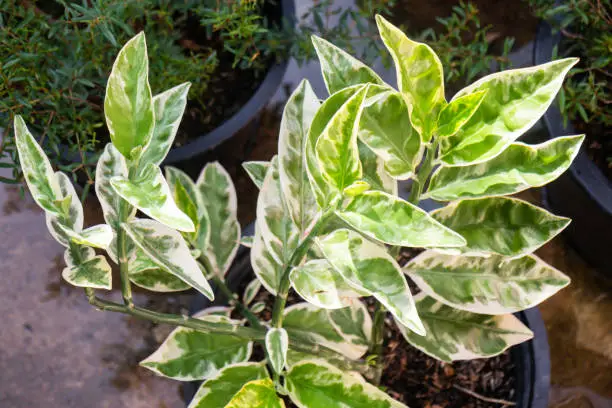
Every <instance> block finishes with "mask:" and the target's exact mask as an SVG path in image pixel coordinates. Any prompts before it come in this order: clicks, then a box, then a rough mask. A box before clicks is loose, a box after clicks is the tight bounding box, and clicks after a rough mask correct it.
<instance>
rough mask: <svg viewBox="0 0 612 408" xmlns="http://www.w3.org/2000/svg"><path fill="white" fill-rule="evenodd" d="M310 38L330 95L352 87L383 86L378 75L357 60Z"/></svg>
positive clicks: (332, 46)
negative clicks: (368, 84) (364, 85)
mask: <svg viewBox="0 0 612 408" xmlns="http://www.w3.org/2000/svg"><path fill="white" fill-rule="evenodd" d="M311 38H312V44H313V45H314V48H315V51H316V52H317V56H318V57H319V63H320V65H321V73H322V74H323V81H324V82H325V87H326V88H327V91H328V92H329V94H330V95H332V94H334V93H336V92H338V91H340V90H342V89H344V88H348V87H350V86H353V85H359V84H367V83H371V84H379V85H384V82H383V80H382V79H381V78H380V77H379V76H378V74H376V72H374V70H372V69H371V68H370V67H368V66H367V65H365V64H364V63H363V62H361V61H359V60H358V59H357V58H355V57H353V56H352V55H350V54H349V53H347V52H346V51H344V50H343V49H341V48H339V47H336V46H335V45H333V44H332V43H330V42H329V41H327V40H324V39H323V38H321V37H318V36H316V35H313V36H312V37H311Z"/></svg>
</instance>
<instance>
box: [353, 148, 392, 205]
mask: <svg viewBox="0 0 612 408" xmlns="http://www.w3.org/2000/svg"><path fill="white" fill-rule="evenodd" d="M357 146H358V148H359V160H360V161H361V167H362V169H363V181H365V182H366V183H368V184H369V185H370V188H371V189H372V190H378V191H384V192H385V193H389V194H391V195H397V180H395V179H394V178H393V177H391V176H390V175H389V173H387V171H386V170H385V162H384V160H383V159H381V158H380V157H379V156H377V155H376V154H375V153H374V152H373V151H372V150H370V148H369V147H367V146H366V145H365V143H363V142H362V141H360V140H358V141H357Z"/></svg>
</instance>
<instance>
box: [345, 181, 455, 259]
mask: <svg viewBox="0 0 612 408" xmlns="http://www.w3.org/2000/svg"><path fill="white" fill-rule="evenodd" d="M336 214H337V215H338V217H340V218H341V219H342V220H344V221H345V222H346V223H348V224H349V225H350V226H351V227H353V228H355V229H356V230H358V231H359V232H361V233H363V234H364V235H366V236H368V237H370V238H373V239H376V240H378V241H380V242H384V243H387V244H391V245H401V246H408V247H455V246H463V245H465V240H464V239H463V238H462V237H461V236H460V235H459V234H457V233H456V232H454V231H452V230H450V229H448V228H446V227H445V226H444V225H442V224H440V223H439V222H437V221H436V220H434V219H433V218H432V217H430V216H429V215H428V214H427V213H426V212H425V211H423V210H421V209H420V208H418V207H417V206H415V205H412V204H410V203H409V202H407V201H405V200H402V199H401V198H399V197H395V196H392V195H389V194H386V193H383V192H382V191H367V192H365V193H363V194H361V195H359V196H357V197H355V198H353V199H352V200H351V201H350V202H349V203H348V205H346V206H345V207H344V208H343V209H341V210H337V211H336Z"/></svg>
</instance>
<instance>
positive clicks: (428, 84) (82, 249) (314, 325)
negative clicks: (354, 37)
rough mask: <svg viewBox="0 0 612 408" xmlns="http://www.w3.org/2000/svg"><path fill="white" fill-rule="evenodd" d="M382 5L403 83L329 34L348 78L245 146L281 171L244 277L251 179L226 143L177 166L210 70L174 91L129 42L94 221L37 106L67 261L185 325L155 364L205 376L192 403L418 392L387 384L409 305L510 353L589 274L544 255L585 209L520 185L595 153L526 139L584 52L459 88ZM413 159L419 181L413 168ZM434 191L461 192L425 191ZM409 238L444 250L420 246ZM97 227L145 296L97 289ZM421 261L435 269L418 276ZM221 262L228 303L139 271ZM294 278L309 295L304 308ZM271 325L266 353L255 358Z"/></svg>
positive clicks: (465, 337)
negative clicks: (185, 168) (403, 260)
mask: <svg viewBox="0 0 612 408" xmlns="http://www.w3.org/2000/svg"><path fill="white" fill-rule="evenodd" d="M377 22H378V26H379V29H380V34H381V37H382V40H383V41H384V43H385V45H386V46H387V48H388V49H389V52H390V53H391V56H392V57H393V60H394V61H395V65H396V69H397V78H398V88H397V89H395V88H393V87H392V86H390V85H388V84H386V83H384V82H383V81H382V79H381V78H380V77H379V76H378V75H377V74H376V73H375V72H374V71H372V70H371V69H370V68H369V67H368V66H367V65H365V64H363V63H361V62H360V61H358V60H357V59H355V58H354V57H352V56H350V55H349V54H347V53H346V52H344V51H343V50H341V49H339V48H337V47H335V46H334V45H332V44H330V43H328V42H327V41H325V40H323V39H320V38H316V37H315V38H314V40H313V41H314V44H315V47H316V50H317V53H318V55H319V58H320V61H321V66H322V72H323V77H324V79H325V83H326V85H327V88H328V91H329V93H330V94H331V96H329V98H327V99H325V100H324V101H320V100H319V98H318V97H317V96H316V95H315V93H314V92H313V90H312V88H311V87H310V85H309V84H308V82H306V81H303V82H302V83H301V84H300V85H299V86H298V88H297V89H296V90H295V91H294V93H293V94H292V95H291V97H290V99H289V101H288V102H287V105H286V107H285V110H284V113H283V117H282V121H281V128H280V136H279V148H278V156H275V157H274V158H272V159H271V160H270V161H269V162H249V163H245V164H244V168H245V169H246V171H247V172H248V174H249V175H250V176H251V178H252V179H253V181H254V182H255V184H256V185H257V186H258V187H259V188H260V190H261V191H260V194H259V199H258V202H257V221H256V224H255V234H254V236H252V237H243V238H242V243H243V245H246V246H250V247H251V264H252V267H253V270H254V272H255V275H256V279H255V280H253V281H252V282H251V283H250V284H249V285H248V286H247V287H246V289H245V290H244V293H242V296H241V297H239V296H238V295H236V294H233V293H232V292H231V291H230V290H229V288H228V286H227V285H226V282H225V276H226V272H227V271H228V269H229V268H230V266H231V264H232V261H233V259H234V257H235V255H236V251H237V248H238V245H239V243H240V240H241V231H240V225H239V223H238V221H237V219H236V207H237V199H236V192H235V190H234V186H233V184H232V181H231V179H230V177H229V176H228V174H227V172H226V171H225V170H224V169H223V168H222V167H221V166H220V165H219V164H218V163H212V164H208V165H207V166H206V167H205V168H204V169H203V171H202V173H201V174H200V176H199V178H198V179H197V181H193V180H192V179H190V178H189V176H188V175H186V174H185V173H183V172H182V171H180V170H178V169H175V168H166V171H165V177H164V176H163V174H162V171H161V169H160V167H159V166H160V163H161V162H162V161H163V159H164V157H165V155H166V154H167V152H168V150H169V148H170V146H171V145H172V142H173V139H174V136H175V134H176V131H177V128H178V125H179V121H180V119H181V116H182V114H183V111H184V109H185V103H186V94H187V91H188V88H189V84H183V85H179V86H177V87H175V88H172V89H170V90H168V91H166V92H163V93H161V94H159V95H155V96H153V95H152V92H151V89H150V87H149V83H148V78H147V74H148V57H147V50H146V44H145V38H144V35H143V34H139V35H137V36H136V37H134V38H133V39H132V40H131V41H129V42H128V43H127V44H126V45H125V47H124V48H123V49H122V50H121V52H120V53H119V56H118V57H117V60H116V62H115V65H114V66H113V69H112V72H111V75H110V78H109V81H108V88H107V93H106V99H105V104H104V106H105V115H106V120H107V124H108V128H109V131H110V136H111V140H112V143H111V144H109V145H108V146H107V147H106V149H105V151H104V154H103V155H102V157H101V158H100V160H99V162H98V167H97V172H96V173H97V174H96V193H97V196H98V199H99V200H100V203H101V205H102V210H103V212H104V219H105V221H106V224H104V225H98V226H94V227H90V228H87V229H83V209H82V207H81V204H80V202H79V200H78V198H77V195H76V193H75V191H74V188H73V187H72V185H71V184H70V182H69V180H68V178H67V177H66V176H65V175H64V174H62V173H59V172H58V173H54V172H53V170H52V168H51V166H50V165H49V162H48V160H47V158H46V157H45V156H44V153H43V152H42V150H41V149H40V147H39V146H38V144H37V143H36V141H35V140H34V138H33V137H32V135H31V134H30V133H29V132H28V130H27V128H26V125H25V124H24V123H23V121H22V120H21V118H19V117H17V118H16V120H15V130H16V139H17V146H18V149H19V155H20V159H21V161H20V162H21V163H22V165H23V170H24V174H25V177H26V181H27V184H28V186H29V188H30V191H31V193H32V195H33V197H34V199H35V200H36V202H37V203H38V204H39V205H40V206H41V207H42V208H43V209H44V210H45V212H46V214H47V225H48V227H49V230H50V232H51V234H52V235H53V237H54V238H56V239H57V241H58V242H59V243H60V244H62V245H64V246H65V247H66V256H65V258H66V263H67V265H68V266H67V267H66V269H65V270H64V272H63V277H64V278H65V279H66V280H67V281H68V282H70V283H71V284H73V285H76V286H81V287H84V288H85V292H86V294H87V297H88V298H89V301H90V302H91V304H92V305H94V306H95V307H97V308H99V309H103V310H110V311H115V312H122V313H127V314H131V315H134V316H137V317H140V318H144V319H150V320H153V321H156V322H163V323H170V324H174V325H176V326H178V327H177V328H176V329H175V330H174V331H173V332H172V333H171V334H170V336H169V337H168V339H167V340H166V341H165V342H164V343H163V344H162V345H161V346H160V348H159V349H158V350H157V351H156V352H155V353H153V354H152V355H151V356H149V357H148V358H147V359H145V360H144V361H143V362H142V363H141V364H142V365H143V366H144V367H147V368H149V369H151V370H153V371H155V372H156V373H158V374H160V375H163V376H167V377H170V378H174V379H178V380H184V381H191V380H204V382H203V384H202V386H201V387H200V389H199V390H198V392H197V394H196V396H195V397H194V399H193V401H192V402H191V404H190V407H191V408H195V407H200V408H203V407H206V408H216V407H283V406H284V400H285V398H289V399H290V400H291V401H292V402H293V403H294V404H295V405H297V406H299V407H308V408H319V407H324V408H330V407H363V406H368V407H402V406H404V405H403V404H401V403H400V402H398V401H395V400H393V399H392V398H390V397H389V396H388V395H387V394H385V393H384V392H383V391H381V390H380V389H379V388H378V387H376V384H377V382H378V381H379V380H380V375H381V372H380V370H381V367H380V366H381V364H380V362H381V360H382V358H381V351H382V350H383V338H384V336H383V334H384V330H385V320H387V319H386V317H387V316H391V317H392V320H393V321H394V323H393V324H396V325H397V327H398V329H399V331H400V332H401V333H403V335H404V337H405V338H406V341H407V342H408V343H410V344H411V345H412V346H414V347H417V348H418V349H420V350H422V351H423V352H425V353H427V354H429V355H430V356H432V357H434V358H437V359H440V360H443V361H454V360H462V359H473V358H482V357H489V356H494V355H497V354H499V353H502V352H503V351H504V350H506V349H507V348H508V347H510V346H512V345H514V344H517V343H520V342H523V341H526V340H528V339H530V338H531V337H532V333H531V331H530V330H529V328H527V327H525V326H524V325H523V324H522V323H521V322H520V321H519V319H517V318H516V317H514V316H513V314H512V313H514V312H517V311H520V310H523V309H526V308H530V307H533V306H535V305H537V304H538V303H540V302H541V301H543V300H544V299H546V298H548V297H549V296H551V295H552V294H554V293H555V292H557V291H558V290H560V289H561V288H563V287H564V286H566V285H567V284H568V283H569V279H568V278H567V277H566V276H565V275H563V274H562V273H561V272H559V271H558V270H556V269H554V268H553V267H551V266H549V265H547V264H546V263H545V262H543V261H542V260H541V259H539V258H538V257H536V256H535V255H533V251H535V250H536V249H538V248H539V247H541V246H542V245H544V244H545V243H546V242H548V241H549V240H550V239H552V238H553V237H554V236H555V235H557V234H558V233H559V232H561V231H562V230H563V229H564V228H565V227H566V226H567V225H568V223H569V220H568V219H566V218H562V217H558V216H555V215H552V214H550V213H548V212H547V211H545V210H543V209H541V208H538V207H536V206H534V205H532V204H529V203H527V202H525V201H522V200H520V199H518V198H514V197H508V196H509V195H512V194H515V193H518V192H520V191H523V190H525V189H528V188H530V187H538V186H542V185H544V184H546V183H548V182H550V181H552V180H554V179H555V178H556V177H558V176H559V175H560V174H561V173H562V172H563V171H565V170H566V169H567V168H568V166H569V165H570V163H571V162H572V160H573V158H574V156H575V155H576V153H577V152H578V149H579V147H580V144H581V142H582V140H583V137H582V136H566V137H561V138H558V139H555V140H553V141H550V142H547V143H544V144H541V145H535V146H530V145H526V144H523V143H521V142H517V138H518V137H519V136H521V134H523V133H524V132H525V131H526V130H527V129H529V128H530V127H531V126H532V125H533V124H534V123H535V122H536V121H537V120H538V119H539V118H540V116H541V115H542V114H543V113H544V111H545V110H546V109H547V107H548V106H549V105H550V103H551V102H552V100H553V98H554V97H555V95H556V93H557V91H558V90H559V88H560V86H561V83H562V81H563V78H564V76H565V74H566V73H567V71H568V70H569V69H570V68H571V67H572V65H574V64H575V62H576V60H575V59H565V60H559V61H555V62H552V63H548V64H544V65H541V66H537V67H533V68H527V69H518V70H511V71H505V72H501V73H496V74H493V75H489V76H487V77H485V78H483V79H481V80H479V81H477V82H476V83H474V84H473V85H471V86H468V87H467V88H465V89H463V90H461V91H460V92H459V93H458V94H457V95H456V96H455V97H453V98H452V99H451V100H450V102H448V101H447V100H446V97H445V92H444V83H443V77H444V76H443V73H442V68H441V65H440V62H439V60H438V57H437V56H436V55H435V54H434V52H433V51H432V50H431V49H430V48H429V47H428V46H427V45H425V44H421V43H417V42H414V41H411V40H410V39H408V38H407V37H406V36H405V35H404V34H403V33H402V32H401V31H400V30H398V29H397V28H396V27H394V26H393V25H391V24H390V23H388V22H387V21H385V20H384V19H383V18H381V17H378V20H377ZM408 179H410V180H412V184H411V189H410V194H409V198H408V199H407V200H406V199H403V198H401V197H400V196H399V194H398V181H399V180H408ZM424 198H431V199H434V200H436V201H438V202H440V203H442V206H441V208H439V209H438V210H435V211H432V212H429V213H428V212H426V211H424V210H422V209H420V208H419V206H418V204H419V201H420V200H421V199H424ZM137 210H140V211H141V212H142V213H144V214H146V215H147V216H148V217H150V218H138V217H137ZM401 247H413V248H423V249H424V250H423V251H422V252H421V253H420V254H419V255H418V256H416V257H414V258H413V259H411V260H410V261H408V262H407V264H405V265H400V264H399V263H398V261H397V255H398V253H399V249H400V248H401ZM93 248H100V249H103V250H105V251H106V253H107V255H108V257H109V258H110V259H111V260H112V261H113V262H115V263H116V264H118V265H119V269H120V277H121V288H122V294H123V300H124V303H123V304H119V303H114V302H111V301H108V300H103V299H101V298H99V297H97V296H96V293H95V291H96V290H98V289H110V288H111V286H112V285H111V267H110V265H109V263H108V261H107V258H106V257H105V256H104V255H96V253H95V252H94V250H93ZM407 277H409V278H410V279H411V280H412V281H413V282H414V283H415V284H416V285H417V286H418V287H419V289H420V293H418V295H416V296H414V297H413V295H412V294H411V290H410V288H409V286H408V281H407ZM209 280H212V281H213V283H214V285H215V286H216V287H218V288H219V289H220V290H221V291H222V292H224V294H225V295H227V297H228V299H230V301H229V305H228V307H221V308H219V307H215V308H208V309H205V310H203V311H201V312H199V313H197V314H195V315H193V316H175V315H168V314H163V313H158V312H155V311H152V310H148V309H145V308H142V307H139V306H137V305H135V304H134V303H133V300H132V295H131V285H132V284H134V285H137V286H140V287H142V288H145V289H148V290H151V291H158V292H173V291H181V290H186V289H188V288H195V289H196V290H198V291H199V292H201V293H202V294H203V295H204V296H207V297H208V298H211V299H212V297H213V291H212V289H211V286H210V285H209ZM262 286H263V287H264V288H265V289H266V290H267V291H268V292H270V294H271V295H272V296H273V297H274V306H273V311H272V318H271V320H270V321H265V320H263V319H262V318H261V317H260V315H259V312H261V311H262V309H263V307H264V305H263V304H262V303H255V304H253V301H254V299H255V297H256V294H257V292H258V291H259V290H260V288H261V287H262ZM292 288H293V289H294V290H295V292H297V294H299V296H301V297H302V298H303V299H304V302H302V303H297V304H293V305H291V306H289V307H286V302H287V298H288V294H289V291H290V290H291V289H292ZM365 297H371V301H370V303H369V304H370V305H375V306H374V308H375V310H374V315H373V317H372V316H371V315H370V310H369V309H368V307H366V303H365V302H364V300H363V298H365ZM241 318H244V320H240V319H241ZM254 343H258V344H259V345H260V346H261V347H263V349H264V350H266V359H265V360H264V361H252V356H251V354H252V353H251V352H252V349H253V344H254ZM366 379H367V380H369V381H370V382H373V383H374V384H371V383H370V382H368V381H366Z"/></svg>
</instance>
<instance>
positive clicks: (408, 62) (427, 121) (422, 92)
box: [376, 15, 446, 142]
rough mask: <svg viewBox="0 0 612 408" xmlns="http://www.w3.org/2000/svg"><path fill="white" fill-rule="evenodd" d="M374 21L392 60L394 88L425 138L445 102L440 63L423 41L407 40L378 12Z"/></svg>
mask: <svg viewBox="0 0 612 408" xmlns="http://www.w3.org/2000/svg"><path fill="white" fill-rule="evenodd" d="M376 24H377V25H378V31H379V32H380V37H381V38H382V40H383V42H384V43H385V46H386V47H387V49H388V50H389V53H390V54H391V57H392V58H393V62H394V63H395V71H396V73H397V82H398V88H399V90H400V92H401V93H402V95H403V96H404V98H405V99H406V103H407V104H408V108H409V113H410V121H411V123H412V126H414V128H415V129H417V131H418V132H419V134H420V135H421V140H422V141H423V142H428V141H429V139H430V138H431V135H432V131H433V127H434V126H435V123H436V118H437V117H438V112H439V111H440V109H441V108H442V105H443V104H444V103H445V102H446V99H445V98H444V74H443V73H442V63H441V62H440V59H439V58H438V56H437V55H436V53H435V52H434V51H433V50H432V49H431V48H430V47H429V46H428V45H427V44H423V43H419V42H415V41H412V40H410V39H409V38H408V37H406V35H405V34H404V33H403V32H402V31H401V30H400V29H399V28H397V27H395V26H394V25H393V24H391V23H390V22H388V21H387V20H385V19H384V18H383V17H382V16H380V15H377V16H376Z"/></svg>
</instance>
